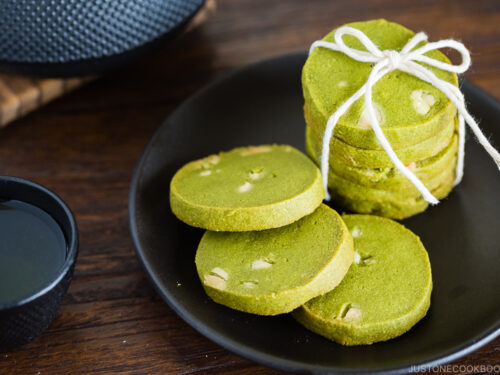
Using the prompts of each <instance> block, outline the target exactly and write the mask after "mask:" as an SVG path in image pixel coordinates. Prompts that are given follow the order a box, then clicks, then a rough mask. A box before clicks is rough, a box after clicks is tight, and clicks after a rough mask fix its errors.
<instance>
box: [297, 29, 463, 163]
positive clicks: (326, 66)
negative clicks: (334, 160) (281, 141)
mask: <svg viewBox="0 0 500 375" xmlns="http://www.w3.org/2000/svg"><path fill="white" fill-rule="evenodd" d="M348 26H351V27H353V28H356V29H359V30H361V31H362V32H364V33H365V34H366V35H367V36H368V38H370V39H371V40H372V41H373V42H374V43H375V44H376V45H377V46H378V48H379V49H380V50H388V49H390V50H397V51H399V50H400V49H401V48H402V47H403V46H404V45H405V44H406V43H407V42H408V41H409V40H410V39H411V38H412V37H413V36H414V35H415V34H414V32H412V31H411V30H408V29H407V28H405V27H403V26H401V25H398V24H396V23H392V22H388V21H386V20H374V21H367V22H355V23H351V24H348ZM334 33H335V30H333V31H332V32H331V33H329V34H328V35H327V36H325V37H324V38H323V40H326V41H333V39H334ZM344 41H345V43H346V45H347V46H349V47H352V48H356V49H361V50H363V49H364V47H363V45H362V44H361V43H360V42H359V41H358V40H357V39H356V38H354V37H352V36H350V35H347V36H345V37H344ZM424 43H425V42H422V45H423V44H424ZM426 55H427V56H429V57H430V58H433V59H436V60H439V61H443V62H447V63H449V60H448V58H447V57H446V56H445V55H444V54H442V53H441V52H440V51H437V50H433V51H429V52H428V53H426ZM423 65H424V66H425V67H426V68H427V69H429V70H431V71H432V72H433V73H434V74H435V75H436V76H437V77H438V78H439V79H443V80H444V81H447V82H450V83H451V84H454V85H457V84H458V78H457V76H456V74H454V73H450V72H446V71H443V70H440V69H438V68H434V67H430V66H428V65H426V64H423ZM371 71H372V65H371V64H369V63H363V62H360V61H356V60H353V59H351V58H350V57H349V56H347V55H345V54H343V53H342V52H337V51H332V50H329V49H326V48H315V49H314V50H313V51H312V53H311V54H310V55H309V57H308V59H307V61H306V63H305V65H304V68H303V70H302V88H303V94H304V99H305V104H306V106H307V108H308V109H309V110H310V111H311V112H312V118H314V119H316V120H315V121H316V122H318V123H320V124H322V129H318V130H320V131H321V132H322V131H323V129H324V126H325V124H326V121H327V120H328V118H329V117H330V116H331V114H333V113H334V112H335V110H336V109H337V108H338V107H339V105H340V104H341V103H343V102H345V101H346V100H347V99H348V98H349V97H350V96H352V95H353V94H354V93H355V92H356V91H357V90H358V89H359V88H360V87H361V86H362V85H363V84H365V82H366V81H367V78H368V76H369V74H370V73H371ZM373 101H374V105H375V108H376V112H377V115H378V117H379V120H380V122H381V127H382V129H383V131H384V134H385V135H386V137H387V139H388V140H389V142H390V143H391V145H393V147H394V149H399V148H405V147H409V146H412V145H415V144H417V143H421V142H423V141H425V140H426V139H428V138H430V137H432V136H433V135H435V134H436V132H438V131H439V130H440V129H439V127H440V124H443V121H444V123H446V117H447V116H449V115H450V114H451V115H452V116H453V113H454V111H455V109H454V108H453V104H452V103H451V101H450V100H449V99H448V98H447V97H446V96H445V95H444V94H443V93H442V92H441V91H440V90H439V89H437V88H435V87H433V86H432V85H430V84H428V83H426V82H424V81H422V80H420V79H418V78H417V77H414V76H412V75H409V74H407V73H404V72H401V71H398V70H395V71H393V72H390V73H388V74H387V75H385V76H384V77H382V78H381V79H380V80H379V81H378V82H377V84H376V85H375V86H374V88H373ZM365 112H366V111H365V108H364V98H360V99H359V100H358V101H356V102H355V103H354V104H353V105H352V106H351V108H350V109H349V111H348V112H347V113H346V114H345V115H344V116H342V117H341V118H340V120H339V122H338V124H337V125H336V127H335V132H334V135H335V137H336V138H339V139H341V140H342V141H343V142H345V143H346V144H347V145H351V146H355V147H359V148H364V149H374V150H377V149H380V144H379V142H378V140H377V138H376V137H375V134H374V133H373V130H372V129H371V127H370V124H369V121H368V117H367V115H366V113H365ZM429 156H430V155H429Z"/></svg>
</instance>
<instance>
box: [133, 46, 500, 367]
mask: <svg viewBox="0 0 500 375" xmlns="http://www.w3.org/2000/svg"><path fill="white" fill-rule="evenodd" d="M301 56H302V57H304V60H305V58H306V57H307V52H306V51H295V52H291V53H286V54H281V55H276V56H271V57H268V58H265V59H262V60H258V61H255V62H252V63H249V64H246V65H243V66H241V67H238V68H235V69H232V70H230V71H229V72H227V73H224V74H222V75H221V76H219V77H217V78H216V79H214V80H213V81H211V82H209V83H208V84H206V85H205V86H203V87H202V88H200V89H198V90H197V91H195V92H194V93H193V94H192V95H190V96H189V97H187V98H186V99H185V100H183V101H182V102H181V103H180V104H179V105H178V106H177V107H176V108H175V109H174V110H173V111H171V112H170V113H169V114H168V115H167V116H166V117H165V118H164V119H163V120H162V122H161V124H160V125H159V126H158V128H156V129H155V131H154V133H153V134H152V136H151V137H150V139H149V140H148V142H147V143H146V145H145V146H144V149H143V150H142V152H141V155H140V156H139V159H138V161H137V164H136V166H135V169H134V173H133V175H132V179H131V183H130V191H129V202H128V214H129V227H130V232H131V236H132V240H133V243H134V248H135V253H136V255H137V257H138V259H139V261H140V263H141V265H142V267H143V269H144V271H145V273H146V275H147V276H148V279H149V280H150V282H151V283H152V284H153V286H154V289H155V290H156V292H157V293H158V294H159V295H160V296H161V297H162V299H163V301H165V302H166V303H167V305H168V306H169V307H170V308H171V309H172V310H174V312H175V313H176V314H177V315H178V316H179V317H180V318H181V319H182V320H184V321H185V322H186V323H187V324H188V325H190V326H191V327H192V328H194V329H195V330H196V331H197V332H198V333H200V334H201V335H203V336H205V337H206V338H208V339H209V340H211V341H212V342H215V343H216V344H217V345H219V346H221V347H222V348H224V349H226V350H228V351H230V352H232V353H234V354H236V355H239V356H241V357H243V358H247V359H249V360H251V361H253V362H255V363H259V364H262V365H264V366H268V367H270V368H275V369H278V370H282V371H288V372H299V371H300V372H304V371H307V372H310V373H314V374H325V373H337V374H381V373H383V374H404V373H408V372H410V371H411V370H412V369H414V368H417V369H419V368H421V369H427V368H432V367H436V366H440V365H444V364H446V363H449V362H452V361H455V360H457V359H459V358H461V357H463V356H465V355H467V354H470V353H472V352H474V351H476V350H477V349H479V348H480V347H482V346H484V345H486V344H488V343H489V342H491V341H492V340H494V339H495V338H496V337H498V336H500V319H499V320H498V322H497V325H496V326H493V327H492V328H491V329H490V330H487V331H485V332H483V333H482V336H481V337H480V338H479V339H472V340H469V341H468V342H466V343H464V344H463V345H460V346H458V347H456V348H453V349H451V350H449V351H446V352H443V353H442V354H440V355H437V356H434V357H430V358H429V359H427V360H425V361H421V362H418V363H409V364H407V365H398V366H392V367H374V368H372V369H359V368H353V367H326V366H322V365H311V364H306V363H304V362H299V361H294V360H290V359H284V358H281V357H276V356H273V355H269V354H267V353H264V352H261V351H258V350H255V349H253V348H251V347H248V346H246V345H244V344H243V343H242V342H239V341H235V340H233V339H230V338H227V337H224V335H221V334H220V333H219V332H218V331H217V330H215V329H211V328H208V327H207V326H206V325H205V324H204V323H203V322H202V321H200V320H198V319H197V318H195V317H194V316H193V315H192V314H191V313H190V311H189V310H188V309H185V308H183V307H182V306H181V305H180V304H179V303H178V302H177V301H176V299H175V298H174V297H173V296H172V295H171V294H170V293H168V291H166V290H163V289H162V288H161V287H160V285H161V283H160V280H159V279H158V277H157V275H156V274H155V273H154V272H153V271H152V268H151V266H150V264H149V262H148V261H147V259H146V256H145V254H144V249H143V248H142V246H141V243H140V240H139V233H138V226H137V222H136V217H135V215H136V205H135V196H136V195H137V190H138V184H139V182H140V178H141V172H142V170H143V169H144V163H145V160H146V159H147V156H148V155H149V153H150V150H151V149H152V146H153V145H154V144H155V143H156V142H157V140H158V138H159V137H160V134H161V133H163V131H165V130H164V128H168V127H171V126H173V125H172V123H171V122H170V118H171V117H172V116H173V115H174V114H175V113H176V112H177V111H179V110H182V108H184V107H185V106H187V105H189V104H190V103H191V102H193V101H195V100H197V99H198V98H199V97H201V96H203V95H205V93H207V92H209V91H210V90H212V88H214V87H217V86H218V85H220V84H222V83H224V82H226V81H228V80H231V79H232V78H233V77H235V76H238V75H239V74H242V73H244V72H245V71H246V70H249V69H254V68H256V67H258V66H259V65H264V64H270V63H273V62H274V61H277V60H281V59H291V58H298V57H301ZM460 86H461V87H464V86H465V87H467V89H468V90H470V91H473V92H474V94H475V95H477V96H480V97H481V100H483V101H486V102H488V104H489V105H493V106H497V107H499V110H500V103H499V102H498V101H497V100H496V99H495V98H494V97H493V96H491V95H490V94H489V93H487V92H486V91H484V90H483V89H481V88H480V87H478V86H476V85H475V84H473V83H471V82H469V81H468V80H465V79H462V80H461V84H460Z"/></svg>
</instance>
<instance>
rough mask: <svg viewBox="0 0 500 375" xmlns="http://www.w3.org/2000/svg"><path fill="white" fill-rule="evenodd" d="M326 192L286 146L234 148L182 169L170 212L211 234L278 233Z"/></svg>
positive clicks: (312, 168)
mask: <svg viewBox="0 0 500 375" xmlns="http://www.w3.org/2000/svg"><path fill="white" fill-rule="evenodd" d="M324 196H325V192H324V189H323V186H322V183H321V174H320V172H319V170H318V168H317V167H316V165H315V164H314V163H313V162H312V161H311V160H310V159H309V158H308V157H307V156H306V155H304V154H302V153H301V152H300V151H298V150H296V149H295V148H293V147H291V146H286V145H263V146H254V147H242V148H236V149H234V150H231V151H229V152H221V153H220V154H219V155H211V156H208V157H206V158H203V159H200V160H196V161H193V162H190V163H188V164H186V165H185V166H183V167H182V168H181V169H180V170H179V171H177V173H176V174H175V175H174V177H173V178H172V181H171V183H170V207H171V209H172V212H173V213H174V214H175V215H176V216H177V217H178V218H179V219H180V220H182V221H184V222H185V223H187V224H189V225H191V226H195V227H201V228H205V229H209V230H213V231H238V232H241V231H251V230H264V229H270V228H277V227H281V226H283V225H288V224H290V223H293V222H294V221H297V220H298V219H300V218H301V217H304V216H306V215H308V214H310V213H311V212H313V211H314V210H315V209H316V208H317V207H318V206H319V205H320V204H321V202H322V200H323V198H324Z"/></svg>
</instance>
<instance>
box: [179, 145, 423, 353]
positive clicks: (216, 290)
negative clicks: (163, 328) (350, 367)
mask: <svg viewBox="0 0 500 375" xmlns="http://www.w3.org/2000/svg"><path fill="white" fill-rule="evenodd" d="M324 195H325V193H324V190H323V186H322V182H321V175H320V172H319V169H318V168H317V167H316V165H315V164H314V163H313V162H312V161H311V160H310V159H309V158H308V157H307V156H305V155H304V154H302V153H301V152H299V151H297V150H296V149H294V148H293V147H291V146H277V145H263V146H256V147H245V148H237V149H234V150H232V151H229V152H223V153H220V154H218V155H211V156H208V157H206V158H203V159H200V160H196V161H193V162H191V163H188V164H186V165H185V166H184V167H182V168H181V169H180V170H179V171H178V172H177V173H176V174H175V176H174V177H173V179H172V181H171V185H170V205H171V209H172V212H173V213H174V214H175V215H176V216H177V217H178V218H179V219H180V220H182V221H184V222H185V223H187V224H189V225H192V226H196V227H201V228H205V229H208V230H207V231H206V232H205V234H204V235H203V237H202V239H201V241H200V244H199V246H198V250H197V253H196V257H195V263H196V268H197V272H198V275H199V278H200V280H201V283H202V285H203V288H204V289H205V292H206V293H207V295H208V296H209V297H210V298H212V300H214V301H215V302H217V303H219V304H222V305H225V306H227V307H230V308H232V309H236V310H240V311H244V312H248V313H253V314H259V315H277V314H284V313H289V312H292V311H293V316H294V317H295V318H296V319H297V320H298V321H299V322H300V323H301V324H303V325H304V326H305V327H306V328H308V329H310V330H312V331H314V332H317V333H318V334H320V335H323V336H325V337H327V338H329V339H331V340H334V341H336V342H339V343H341V344H344V345H360V344H371V343H374V342H377V341H384V340H388V339H390V338H393V337H396V336H399V335H401V334H402V333H404V332H405V331H407V330H408V329H410V328H411V327H412V326H413V325H414V324H416V323H417V322H418V321H419V320H420V319H421V318H422V317H423V316H424V315H425V314H426V312H427V309H428V308H429V304H430V294H431V290H432V278H431V269H430V263H429V259H428V256H427V252H426V251H425V249H424V247H423V246H422V243H421V242H420V240H419V239H418V237H417V236H415V235H414V234H413V233H411V232H410V231H409V230H407V229H406V228H404V227H403V226H402V225H400V224H398V223H396V222H394V221H392V220H389V219H384V218H378V217H375V216H367V215H348V216H344V217H343V218H342V217H340V216H339V215H338V214H337V213H336V212H335V211H334V210H333V209H331V208H330V207H328V206H326V205H324V204H322V203H321V202H322V200H323V198H324Z"/></svg>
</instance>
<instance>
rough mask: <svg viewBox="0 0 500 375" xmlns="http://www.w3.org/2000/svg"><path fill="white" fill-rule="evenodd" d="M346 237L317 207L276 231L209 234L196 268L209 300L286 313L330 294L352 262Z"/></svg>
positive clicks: (336, 219)
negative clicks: (310, 212)
mask: <svg viewBox="0 0 500 375" xmlns="http://www.w3.org/2000/svg"><path fill="white" fill-rule="evenodd" d="M353 256H354V253H353V245H352V237H351V235H350V233H349V231H348V229H347V227H346V226H345V224H344V222H343V221H342V219H341V218H340V216H339V215H338V214H337V213H336V212H335V211H334V210H332V209H331V208H329V207H328V206H326V205H324V204H322V205H320V206H319V207H318V209H317V210H316V211H314V212H313V213H312V214H311V215H308V216H306V217H304V218H302V219H300V220H299V221H297V222H295V223H293V224H290V225H287V226H284V227H281V228H276V229H269V230H264V231H258V232H240V233H234V232H233V233H231V232H210V231H207V232H206V233H205V235H204V236H203V237H202V239H201V242H200V245H199V247H198V251H197V253H196V267H197V270H198V275H199V277H200V280H201V282H202V284H203V287H204V289H205V291H206V293H207V294H208V296H209V297H210V298H212V299H213V300H214V301H215V302H217V303H220V304H222V305H225V306H228V307H230V308H233V309H236V310H240V311H245V312H249V313H253V314H259V315H276V314H282V313H287V312H290V311H292V310H294V309H295V308H297V307H298V306H300V305H302V304H303V303H305V302H306V301H308V300H310V299H311V298H313V297H316V296H318V295H321V294H323V293H326V292H327V291H330V290H332V289H333V288H334V287H335V286H336V285H338V283H339V282H340V281H341V280H342V278H343V277H344V276H345V274H346V272H347V270H348V269H349V266H350V265H351V263H352V260H353Z"/></svg>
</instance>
